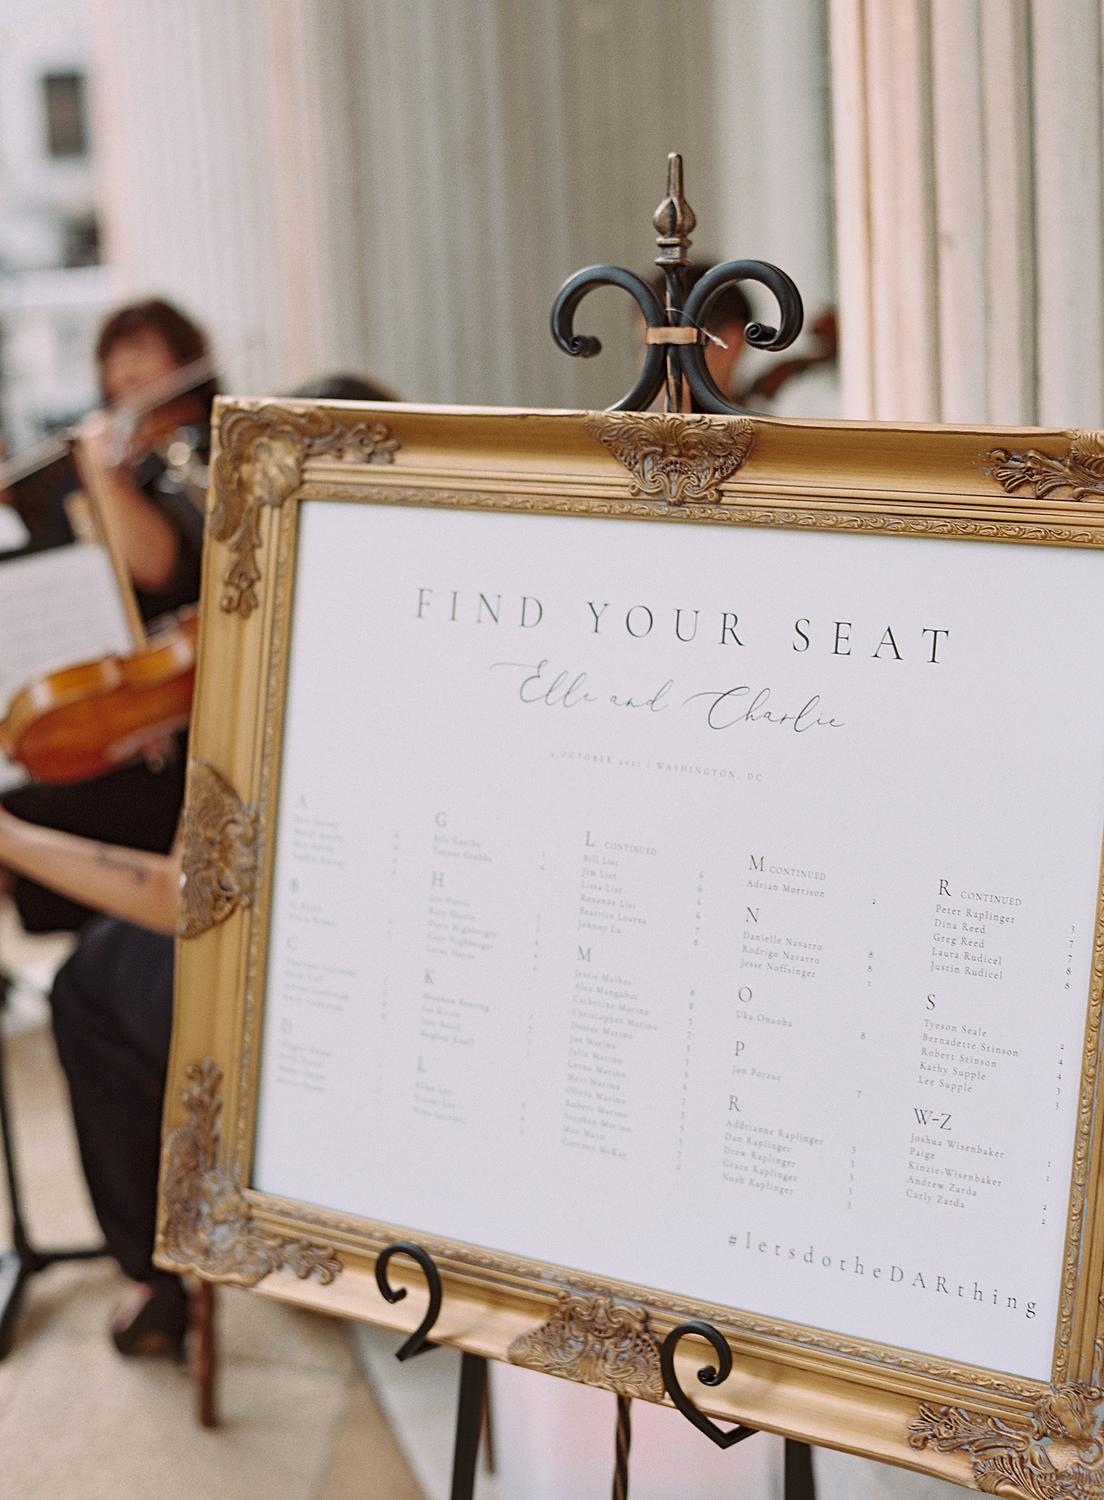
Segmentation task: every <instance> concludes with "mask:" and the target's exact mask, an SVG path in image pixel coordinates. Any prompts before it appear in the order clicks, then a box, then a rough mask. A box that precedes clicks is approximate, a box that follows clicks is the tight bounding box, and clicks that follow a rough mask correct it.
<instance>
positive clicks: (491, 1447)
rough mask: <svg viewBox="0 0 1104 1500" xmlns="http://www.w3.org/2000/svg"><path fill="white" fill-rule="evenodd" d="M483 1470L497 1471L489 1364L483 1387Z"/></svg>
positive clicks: (490, 1472) (486, 1471)
mask: <svg viewBox="0 0 1104 1500" xmlns="http://www.w3.org/2000/svg"><path fill="white" fill-rule="evenodd" d="M483 1472H484V1474H493V1473H494V1472H495V1428H494V1410H493V1408H492V1405H491V1367H490V1365H488V1366H487V1381H486V1384H485V1385H484V1387H483Z"/></svg>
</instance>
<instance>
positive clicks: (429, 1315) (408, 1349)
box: [376, 1240, 441, 1360]
mask: <svg viewBox="0 0 1104 1500" xmlns="http://www.w3.org/2000/svg"><path fill="white" fill-rule="evenodd" d="M396 1255H407V1256H409V1257H410V1259H411V1260H413V1261H416V1262H417V1264H418V1265H419V1266H420V1267H421V1269H422V1273H423V1275H424V1276H425V1279H426V1284H427V1286H428V1287H429V1306H428V1307H427V1308H426V1314H425V1317H424V1318H423V1319H422V1321H421V1322H420V1323H419V1324H418V1326H417V1328H415V1330H414V1332H413V1333H412V1334H411V1335H410V1337H409V1338H408V1339H407V1340H406V1342H405V1343H404V1344H403V1346H402V1348H401V1349H399V1350H397V1351H396V1354H395V1358H396V1359H398V1360H406V1359H413V1358H414V1356H415V1355H416V1354H422V1353H424V1351H425V1350H426V1349H432V1348H433V1347H434V1346H433V1345H432V1344H431V1343H429V1342H428V1340H429V1335H430V1331H431V1330H432V1328H433V1325H434V1323H436V1321H437V1318H438V1315H439V1313H440V1311H441V1273H440V1271H438V1269H437V1267H436V1266H435V1265H434V1263H433V1260H432V1257H431V1256H429V1255H428V1254H427V1253H426V1251H424V1250H423V1249H422V1247H421V1246H420V1245H411V1244H408V1243H407V1242H406V1241H405V1240H399V1241H396V1243H395V1244H393V1245H388V1246H387V1248H386V1249H384V1250H381V1251H380V1253H379V1258H378V1260H377V1261H376V1285H377V1286H378V1287H379V1289H380V1292H381V1293H382V1294H383V1296H384V1297H385V1298H386V1300H387V1301H388V1302H390V1303H392V1304H394V1303H396V1302H401V1301H402V1300H403V1298H404V1297H405V1296H406V1287H404V1286H399V1287H393V1286H392V1285H391V1283H390V1281H388V1279H387V1267H388V1266H389V1265H390V1264H391V1261H392V1260H393V1259H394V1257H395V1256H396Z"/></svg>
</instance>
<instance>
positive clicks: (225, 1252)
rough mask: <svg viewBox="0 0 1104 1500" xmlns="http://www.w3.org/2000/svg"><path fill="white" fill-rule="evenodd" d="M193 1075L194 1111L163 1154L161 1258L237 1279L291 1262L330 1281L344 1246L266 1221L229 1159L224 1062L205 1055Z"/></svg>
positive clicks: (189, 1106) (173, 1266)
mask: <svg viewBox="0 0 1104 1500" xmlns="http://www.w3.org/2000/svg"><path fill="white" fill-rule="evenodd" d="M185 1076H186V1079H187V1083H186V1085H185V1087H184V1089H183V1090H182V1091H181V1098H182V1102H183V1105H184V1111H185V1115H186V1118H185V1120H184V1122H183V1123H182V1124H180V1125H178V1126H177V1127H176V1128H175V1130H172V1131H170V1132H169V1134H168V1135H167V1136H166V1137H165V1141H164V1146H163V1150H162V1156H161V1202H162V1221H161V1223H160V1225H159V1226H158V1234H157V1256H156V1260H157V1264H158V1265H159V1266H162V1267H163V1268H164V1269H166V1270H170V1271H178V1272H191V1273H192V1274H194V1275H197V1276H203V1277H205V1278H207V1279H209V1280H212V1281H225V1282H230V1283H232V1284H233V1285H235V1286H256V1285H257V1283H258V1282H259V1281H263V1280H264V1278H265V1277H266V1276H269V1275H271V1274H272V1272H273V1271H279V1270H282V1269H284V1268H285V1267H286V1268H287V1269H288V1270H291V1271H294V1272H295V1274H296V1276H298V1277H299V1278H300V1279H301V1280H304V1281H305V1280H306V1279H307V1277H309V1276H317V1277H318V1280H319V1281H320V1282H321V1283H322V1285H323V1286H327V1285H328V1284H329V1283H330V1282H331V1281H333V1280H334V1278H335V1277H336V1276H337V1275H338V1274H339V1273H340V1271H341V1270H342V1264H341V1261H340V1259H339V1258H338V1256H337V1253H336V1251H334V1250H332V1249H330V1248H329V1247H328V1246H326V1245H320V1244H316V1243H314V1242H313V1241H311V1240H307V1239H305V1238H301V1237H296V1236H285V1235H279V1234H274V1233H272V1232H270V1231H269V1230H265V1229H262V1228H261V1227H260V1226H259V1225H258V1224H257V1223H256V1222H255V1221H254V1219H253V1215H252V1210H251V1208H250V1205H249V1200H248V1198H247V1197H246V1195H245V1193H244V1192H243V1190H242V1187H241V1184H240V1182H239V1181H238V1177H237V1174H236V1173H235V1172H233V1171H232V1170H230V1169H228V1168H227V1167H226V1165H225V1163H224V1161H223V1155H222V1132H221V1130H220V1128H219V1116H220V1114H221V1113H222V1076H223V1075H222V1069H221V1068H220V1067H219V1066H218V1064H217V1063H216V1062H215V1060H214V1058H211V1057H205V1058H203V1059H201V1060H200V1061H199V1062H194V1063H191V1064H190V1065H189V1066H188V1068H187V1070H186V1075H185Z"/></svg>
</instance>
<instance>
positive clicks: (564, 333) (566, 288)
mask: <svg viewBox="0 0 1104 1500" xmlns="http://www.w3.org/2000/svg"><path fill="white" fill-rule="evenodd" d="M600 286H619V287H621V288H622V289H623V290H624V291H626V292H628V294H629V296H630V297H632V298H633V300H634V301H635V303H636V305H637V307H638V308H639V309H640V312H641V314H642V316H643V318H644V322H645V323H646V324H647V325H648V327H649V328H660V327H663V326H665V320H664V316H663V308H662V306H661V305H660V301H659V298H658V297H657V296H656V294H655V292H653V291H652V289H651V287H650V286H649V285H648V283H647V282H646V281H641V279H640V277H639V276H634V275H633V273H632V272H631V271H623V270H622V269H621V267H620V266H587V267H586V269H585V270H582V271H576V273H575V275H574V276H572V277H571V278H570V279H569V280H568V281H565V282H564V284H563V286H562V287H561V288H560V290H559V292H558V293H557V296H556V300H555V302H554V303H553V304H552V337H553V338H554V339H555V340H556V343H557V344H558V345H559V346H560V348H561V349H562V350H563V351H564V353H565V354H574V355H575V356H576V357H577V358H579V359H591V358H593V356H594V355H595V354H600V353H601V352H602V344H601V341H600V340H599V339H596V338H592V337H590V336H589V335H588V334H585V333H576V332H575V310H576V308H577V307H578V306H579V303H580V302H581V301H582V300H583V298H584V297H585V296H586V295H587V293H588V292H593V291H594V290H595V288H596V287H600ZM665 364H666V362H665V360H664V358H663V350H662V348H661V347H660V346H659V345H658V344H649V345H648V346H647V348H646V352H645V355H644V368H643V369H642V370H641V372H640V378H639V380H638V381H637V382H636V384H635V385H634V386H633V388H632V390H631V391H629V392H628V393H627V394H626V395H624V396H622V397H621V400H620V401H617V402H615V403H614V405H613V406H611V407H610V408H609V410H610V411H644V410H645V409H646V408H647V407H649V406H651V404H652V402H653V401H654V400H655V398H656V397H657V396H658V395H659V392H660V391H661V389H662V388H663V374H664V369H665Z"/></svg>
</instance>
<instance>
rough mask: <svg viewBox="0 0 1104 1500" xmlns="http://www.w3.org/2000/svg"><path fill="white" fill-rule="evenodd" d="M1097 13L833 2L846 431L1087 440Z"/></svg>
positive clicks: (928, 0) (1100, 403) (1096, 246)
mask: <svg viewBox="0 0 1104 1500" xmlns="http://www.w3.org/2000/svg"><path fill="white" fill-rule="evenodd" d="M1100 42H1101V18H1100V8H1099V5H1098V3H1097V0H832V82H833V98H834V112H835V143H836V182H837V231H838V246H839V266H840V299H841V313H842V331H843V341H844V357H843V370H844V397H845V406H846V410H847V414H848V415H851V416H875V417H880V418H888V419H903V420H942V421H950V422H956V421H963V422H971V421H982V422H985V421H988V422H997V423H1021V422H1034V421H1039V422H1043V423H1054V424H1058V425H1068V424H1083V425H1091V424H1099V423H1100V422H1101V420H1102V411H1104V317H1102V314H1104V307H1102V298H1104V274H1102V273H1104V233H1102V228H1104V224H1102V211H1104V205H1102V174H1104V143H1102V135H1101V107H1102V86H1101V79H1100V72H1099V65H1098V59H1099V49H1100Z"/></svg>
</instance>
